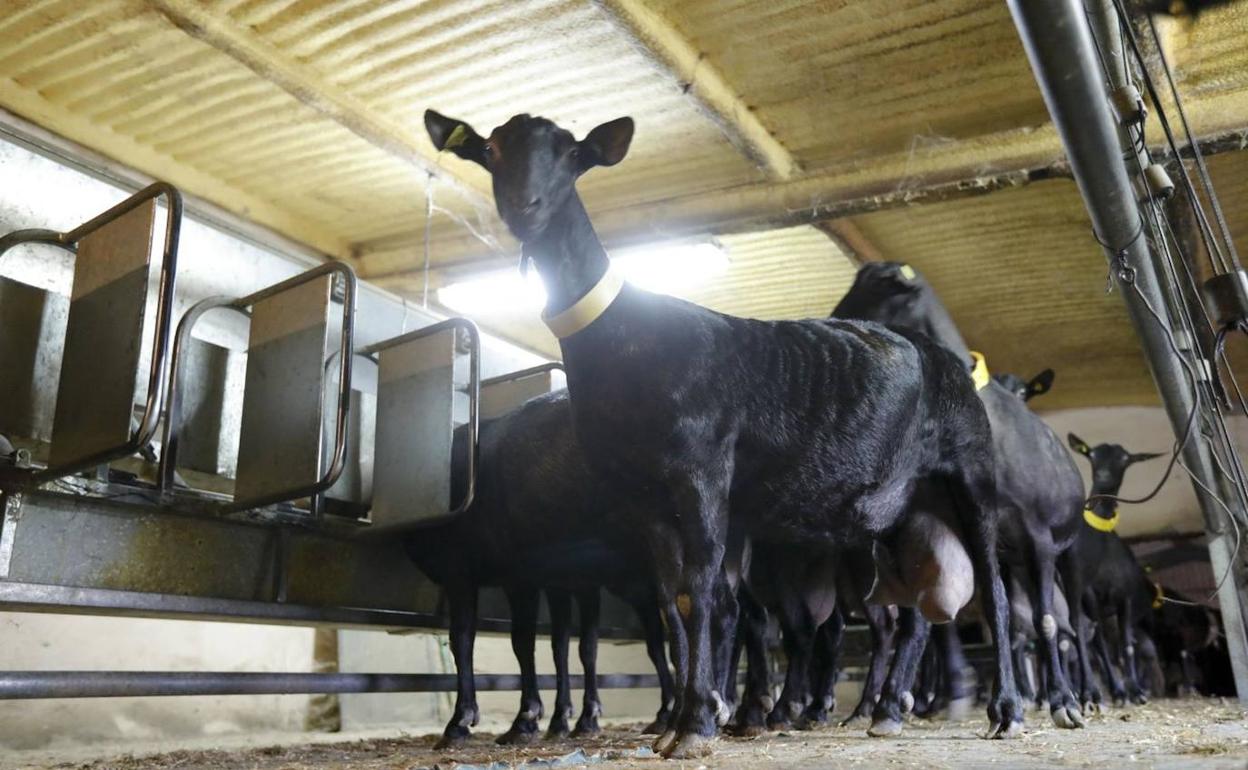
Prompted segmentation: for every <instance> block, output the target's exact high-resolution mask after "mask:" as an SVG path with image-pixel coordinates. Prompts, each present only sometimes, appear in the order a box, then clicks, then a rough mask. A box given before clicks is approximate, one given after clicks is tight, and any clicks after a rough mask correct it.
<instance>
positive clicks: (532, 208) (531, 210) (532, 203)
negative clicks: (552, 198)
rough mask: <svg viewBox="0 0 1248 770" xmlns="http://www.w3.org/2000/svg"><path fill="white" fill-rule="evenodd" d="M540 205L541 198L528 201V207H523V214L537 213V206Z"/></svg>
mask: <svg viewBox="0 0 1248 770" xmlns="http://www.w3.org/2000/svg"><path fill="white" fill-rule="evenodd" d="M541 205H542V199H541V198H533V199H532V200H530V201H529V203H528V205H527V206H525V207H524V213H525V214H532V213H534V212H536V211H537V208H538V206H541Z"/></svg>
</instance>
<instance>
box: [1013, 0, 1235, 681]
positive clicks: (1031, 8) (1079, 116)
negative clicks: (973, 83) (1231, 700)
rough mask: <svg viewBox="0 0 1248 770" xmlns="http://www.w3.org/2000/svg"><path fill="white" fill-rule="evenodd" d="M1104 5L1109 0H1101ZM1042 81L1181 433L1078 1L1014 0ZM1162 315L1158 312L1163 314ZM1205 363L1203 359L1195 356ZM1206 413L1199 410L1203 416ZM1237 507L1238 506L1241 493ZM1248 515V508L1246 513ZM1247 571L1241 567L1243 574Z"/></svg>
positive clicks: (1194, 450)
mask: <svg viewBox="0 0 1248 770" xmlns="http://www.w3.org/2000/svg"><path fill="white" fill-rule="evenodd" d="M1097 1H1099V2H1104V1H1105V0H1097ZM1007 3H1008V5H1009V8H1010V12H1011V14H1012V15H1013V17H1014V23H1015V25H1016V26H1017V27H1018V31H1019V36H1020V37H1021V38H1022V41H1023V46H1024V48H1025V49H1026V52H1027V57H1028V59H1029V60H1030V62H1031V66H1032V69H1033V71H1034V73H1035V76H1036V81H1037V83H1038V85H1039V86H1040V91H1041V93H1042V94H1043V95H1044V100H1045V103H1046V104H1047V106H1048V108H1049V112H1050V114H1051V115H1052V118H1053V123H1054V125H1055V126H1056V127H1057V130H1058V134H1059V135H1060V136H1061V139H1062V144H1063V145H1064V146H1065V148H1066V153H1067V155H1068V156H1069V158H1070V164H1071V170H1072V172H1073V173H1074V176H1075V181H1076V182H1077V183H1078V185H1079V190H1080V192H1081V193H1082V195H1083V199H1084V203H1085V204H1086V205H1087V209H1088V213H1089V215H1090V216H1091V219H1092V223H1093V228H1094V230H1095V233H1096V235H1097V238H1098V239H1099V240H1100V242H1101V243H1102V244H1103V245H1105V248H1106V251H1107V253H1108V255H1109V257H1110V259H1111V262H1112V263H1113V265H1114V270H1113V274H1114V277H1115V280H1116V281H1117V283H1118V287H1119V289H1120V290H1121V293H1122V296H1123V299H1124V301H1125V303H1126V305H1127V311H1128V314H1129V315H1130V317H1131V321H1132V323H1133V325H1134V326H1135V329H1136V331H1137V333H1138V334H1139V335H1140V337H1141V340H1142V342H1143V346H1144V352H1145V354H1146V356H1147V358H1148V362H1149V367H1150V369H1151V370H1152V374H1153V379H1154V381H1155V382H1156V383H1157V389H1158V391H1160V393H1161V396H1162V400H1163V402H1164V403H1165V407H1166V412H1167V414H1168V416H1169V417H1170V422H1171V424H1172V426H1173V427H1174V430H1175V433H1176V435H1180V436H1181V435H1182V434H1183V433H1185V432H1186V426H1187V424H1188V417H1189V415H1190V414H1191V412H1192V410H1193V409H1195V408H1197V406H1198V403H1199V397H1198V396H1199V394H1198V392H1197V391H1196V390H1195V387H1194V386H1193V383H1192V382H1190V381H1189V379H1188V374H1187V368H1186V367H1185V365H1184V360H1183V359H1181V358H1180V353H1179V352H1178V351H1177V350H1175V349H1174V348H1173V347H1172V339H1171V322H1170V313H1169V310H1168V309H1167V306H1166V303H1165V298H1164V296H1163V294H1162V287H1161V285H1160V283H1159V280H1158V274H1159V271H1158V269H1157V265H1156V263H1155V261H1154V255H1153V254H1151V253H1150V249H1149V246H1148V238H1147V237H1146V236H1145V233H1144V220H1143V217H1142V215H1141V212H1140V210H1139V207H1138V204H1137V202H1136V200H1135V195H1134V193H1133V190H1132V187H1131V181H1130V179H1129V178H1128V176H1127V167H1126V165H1125V164H1124V162H1123V154H1124V150H1126V149H1127V148H1124V147H1123V146H1122V143H1121V141H1120V136H1119V133H1118V129H1117V126H1116V125H1115V121H1114V118H1113V116H1112V114H1111V112H1110V109H1109V101H1108V98H1107V93H1106V90H1105V86H1104V82H1105V81H1104V77H1103V76H1102V74H1101V72H1100V66H1099V64H1098V62H1097V58H1096V53H1095V50H1094V47H1093V41H1092V37H1091V34H1090V32H1089V29H1088V23H1087V20H1086V18H1085V16H1084V12H1083V8H1082V7H1081V6H1080V4H1079V3H1078V2H1077V0H1007ZM1154 313H1155V314H1156V316H1154ZM1188 364H1189V365H1191V366H1193V367H1195V366H1198V365H1199V362H1188ZM1198 416H1199V415H1198ZM1183 456H1184V459H1185V461H1186V463H1187V465H1188V467H1189V468H1190V470H1191V471H1192V473H1193V474H1194V476H1195V478H1196V479H1197V480H1198V481H1199V482H1200V483H1201V484H1204V485H1205V486H1206V487H1208V488H1209V489H1219V488H1220V487H1219V483H1218V480H1217V478H1218V477H1217V474H1216V473H1215V467H1214V462H1213V456H1212V454H1211V452H1210V451H1209V448H1208V447H1207V446H1206V445H1205V443H1204V442H1203V441H1202V440H1200V437H1199V436H1198V435H1197V436H1193V438H1192V440H1189V441H1188V442H1187V444H1186V445H1185V446H1184V449H1183ZM1196 495H1197V498H1198V499H1199V501H1200V504H1201V508H1202V510H1203V512H1204V516H1205V526H1206V529H1207V530H1208V532H1209V551H1210V558H1211V561H1212V563H1213V566H1214V571H1215V574H1218V575H1221V574H1222V571H1223V570H1224V569H1225V568H1226V566H1227V565H1228V564H1230V563H1231V560H1232V559H1235V558H1236V554H1234V553H1233V552H1232V547H1231V544H1230V542H1229V540H1228V537H1227V531H1226V522H1225V520H1224V518H1223V514H1222V512H1221V510H1220V508H1219V507H1218V503H1217V501H1216V500H1214V499H1213V498H1212V497H1211V496H1210V495H1208V494H1206V493H1205V492H1204V491H1203V490H1202V489H1201V488H1200V484H1197V485H1196ZM1230 504H1231V505H1238V502H1237V500H1235V499H1232V501H1231V502H1230ZM1241 513H1242V511H1241ZM1237 571H1238V570H1236V572H1237ZM1238 583H1239V576H1238V575H1236V579H1235V580H1232V581H1228V582H1227V584H1225V585H1223V586H1222V588H1221V590H1220V594H1219V598H1220V600H1221V605H1222V611H1223V617H1224V620H1225V623H1226V630H1227V642H1228V648H1229V649H1230V652H1231V659H1232V663H1233V664H1234V669H1235V680H1236V687H1237V689H1238V691H1239V695H1240V699H1241V701H1244V702H1248V638H1246V637H1245V630H1244V625H1243V620H1242V615H1241V606H1240V598H1239V594H1240V591H1239V590H1238V588H1237V585H1238Z"/></svg>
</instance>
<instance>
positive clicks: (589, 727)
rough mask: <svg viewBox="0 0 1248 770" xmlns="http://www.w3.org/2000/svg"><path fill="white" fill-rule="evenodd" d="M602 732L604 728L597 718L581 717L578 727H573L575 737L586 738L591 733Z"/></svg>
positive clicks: (577, 723)
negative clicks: (599, 724) (600, 725)
mask: <svg viewBox="0 0 1248 770" xmlns="http://www.w3.org/2000/svg"><path fill="white" fill-rule="evenodd" d="M600 732H602V728H601V727H599V726H598V720H597V719H579V720H577V722H576V727H574V728H572V737H573V738H585V737H588V736H590V735H597V734H598V733H600Z"/></svg>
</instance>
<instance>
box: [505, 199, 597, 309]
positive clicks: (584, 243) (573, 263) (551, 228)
mask: <svg viewBox="0 0 1248 770" xmlns="http://www.w3.org/2000/svg"><path fill="white" fill-rule="evenodd" d="M523 254H524V259H525V260H530V259H531V260H533V262H534V264H536V265H537V269H538V273H539V274H540V275H541V278H542V283H543V285H544V286H545V287H546V313H547V314H548V315H553V314H555V313H560V312H563V311H564V310H567V309H568V308H569V307H571V306H572V305H573V304H575V303H576V301H577V300H578V299H580V298H581V297H583V296H585V294H586V293H587V292H588V291H589V290H590V289H591V288H593V286H594V284H596V283H598V281H599V279H601V278H602V276H603V273H605V272H606V270H607V267H608V265H609V264H610V260H609V258H608V257H607V252H606V250H605V249H604V248H603V247H602V242H601V241H600V240H598V234H597V233H596V232H594V225H593V223H592V222H590V221H589V214H588V212H586V211H585V206H584V204H582V203H581V198H580V196H579V195H577V194H576V192H575V191H573V192H572V194H571V195H569V196H568V199H567V201H566V202H565V203H564V204H563V206H562V207H560V208H559V210H558V211H557V212H556V213H555V214H554V215H553V216H552V217H551V219H550V223H549V224H548V225H547V226H546V228H545V229H544V230H543V231H542V232H541V233H540V234H539V235H537V236H535V237H534V238H532V239H530V240H528V241H526V242H525V243H524V247H523Z"/></svg>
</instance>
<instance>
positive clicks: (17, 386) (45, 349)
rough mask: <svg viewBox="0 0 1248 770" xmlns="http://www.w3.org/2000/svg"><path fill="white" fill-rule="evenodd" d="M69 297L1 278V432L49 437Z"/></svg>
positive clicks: (41, 439) (41, 438) (43, 438)
mask: <svg viewBox="0 0 1248 770" xmlns="http://www.w3.org/2000/svg"><path fill="white" fill-rule="evenodd" d="M68 317H69V298H68V297H65V296H63V295H60V294H54V293H52V292H48V291H43V290H42V289H37V288H35V287H33V286H28V285H26V284H24V283H19V282H17V281H11V280H9V279H7V278H2V277H0V433H6V434H8V435H10V436H21V437H24V438H29V439H36V440H39V441H49V440H51V438H52V419H53V414H54V411H55V409H56V383H57V378H58V376H59V375H60V371H61V355H62V352H63V350H64V346H65V324H66V322H67V320H68Z"/></svg>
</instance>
